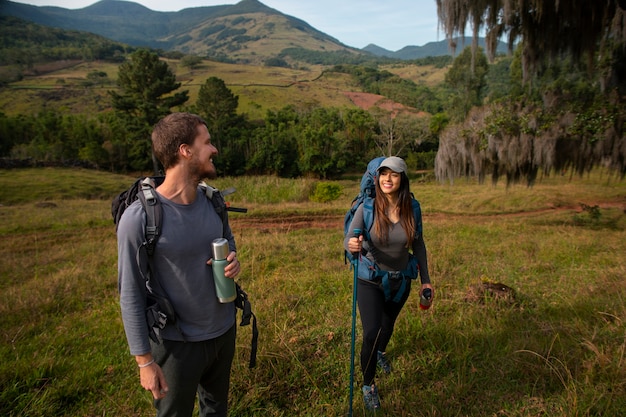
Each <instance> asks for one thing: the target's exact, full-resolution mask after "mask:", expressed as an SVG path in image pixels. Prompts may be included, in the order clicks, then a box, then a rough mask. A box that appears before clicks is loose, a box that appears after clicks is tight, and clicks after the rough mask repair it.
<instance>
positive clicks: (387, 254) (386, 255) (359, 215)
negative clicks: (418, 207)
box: [343, 204, 430, 284]
mask: <svg viewBox="0 0 626 417" xmlns="http://www.w3.org/2000/svg"><path fill="white" fill-rule="evenodd" d="M364 223H365V222H364V220H363V204H361V205H360V206H359V207H358V208H357V210H356V212H355V213H354V217H353V218H352V223H351V224H350V228H349V229H348V230H354V229H361V230H364V228H365V226H364ZM373 229H374V227H373V226H372V230H370V239H371V245H370V244H369V242H363V245H364V248H365V249H366V250H367V254H366V256H367V258H368V259H369V260H371V261H373V262H375V263H377V264H378V267H379V268H380V269H382V270H384V271H402V270H404V269H406V266H407V264H408V262H409V249H408V248H407V247H406V245H407V240H406V233H405V232H404V229H403V228H402V224H400V223H395V224H392V225H391V227H390V228H389V238H388V241H387V245H385V246H383V244H382V242H381V240H380V238H379V236H377V235H376V234H375V233H374V232H373ZM351 237H353V236H350V235H347V236H345V238H344V242H343V246H344V248H345V249H346V250H348V241H349V240H350V238H351ZM372 246H373V247H372ZM411 251H412V252H413V255H414V256H415V258H416V259H417V264H418V265H419V275H420V281H421V282H422V284H428V283H430V275H429V273H428V259H427V255H426V244H425V243H424V237H423V236H422V234H421V233H420V234H419V235H418V236H417V237H416V238H415V239H413V245H412V248H411Z"/></svg>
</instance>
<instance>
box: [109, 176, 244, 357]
mask: <svg viewBox="0 0 626 417" xmlns="http://www.w3.org/2000/svg"><path fill="white" fill-rule="evenodd" d="M159 200H160V201H161V206H162V208H163V224H162V228H161V236H160V238H159V240H158V241H157V244H156V247H155V250H154V255H153V266H154V274H156V279H158V281H159V283H160V284H161V287H162V288H163V291H164V292H165V293H166V295H167V298H168V299H169V300H170V302H171V303H172V305H173V307H174V310H175V311H176V314H177V317H178V320H177V324H178V327H179V329H180V332H179V330H177V328H176V327H175V326H173V325H171V324H168V325H167V326H166V327H165V328H164V329H163V330H162V331H161V336H162V337H163V338H164V339H167V340H179V341H182V340H186V341H190V342H194V341H203V340H209V339H213V338H216V337H218V336H221V335H222V334H224V333H225V332H226V331H228V330H229V329H230V328H231V327H232V326H233V325H234V323H235V314H236V313H235V305H234V303H233V302H231V303H226V304H222V303H220V302H219V301H218V299H217V296H216V293H215V284H214V281H213V272H212V268H211V266H209V265H207V264H206V262H207V261H208V260H209V259H210V258H211V257H212V253H211V243H212V242H213V240H214V239H217V238H219V237H225V238H226V239H228V241H229V246H230V250H231V251H235V250H236V248H235V241H234V238H233V236H232V233H231V230H230V227H229V226H228V223H227V222H226V225H225V226H226V227H223V226H222V221H221V219H220V216H219V215H218V214H217V213H216V211H215V209H214V207H213V205H212V203H211V202H210V201H209V200H208V199H207V198H206V196H205V195H204V193H203V191H202V189H201V188H198V195H197V197H196V199H195V201H194V202H193V203H192V204H188V205H183V204H176V203H174V202H172V201H170V200H167V199H166V198H164V197H163V196H161V195H159ZM145 225H146V215H145V212H144V210H143V208H142V207H141V203H140V202H139V201H136V202H134V203H133V204H132V205H130V206H129V207H128V208H127V209H126V210H125V212H124V214H123V216H122V218H121V220H120V222H119V226H118V231H117V240H118V274H119V276H118V279H119V282H118V283H119V291H120V306H121V310H122V320H123V322H124V330H125V332H126V338H127V340H128V345H129V347H130V353H131V354H132V355H142V354H145V353H148V352H150V343H149V338H148V328H147V324H146V316H145V308H146V288H145V281H144V278H143V276H142V275H141V274H140V271H139V267H138V265H137V253H138V250H139V247H140V246H141V243H142V242H143V241H144V240H145ZM222 233H224V234H225V236H222ZM142 255H144V256H145V250H142ZM181 332H182V333H183V334H182V335H181ZM183 335H184V339H183Z"/></svg>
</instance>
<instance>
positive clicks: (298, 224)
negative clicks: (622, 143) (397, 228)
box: [230, 201, 626, 233]
mask: <svg viewBox="0 0 626 417" xmlns="http://www.w3.org/2000/svg"><path fill="white" fill-rule="evenodd" d="M588 205H589V206H592V207H593V206H595V205H597V206H598V207H599V208H600V209H611V208H619V209H622V210H623V212H624V213H625V214H626V201H614V202H604V203H598V204H594V203H591V204H588ZM564 211H570V212H577V213H580V212H582V211H583V209H582V207H581V206H580V205H577V206H571V207H564V206H560V207H554V208H544V209H539V210H533V211H521V212H515V213H499V214H484V213H470V212H467V213H431V214H429V213H424V218H425V219H427V220H428V221H434V222H438V221H443V220H450V219H460V218H471V219H475V220H478V219H480V220H493V219H495V218H512V217H525V216H540V215H544V214H548V213H559V212H564ZM343 217H344V216H343V215H318V216H311V215H283V216H266V217H245V216H236V217H235V216H232V217H230V223H231V225H232V226H233V228H242V229H257V230H259V231H261V232H268V233H269V232H273V231H278V230H280V231H292V230H300V229H336V230H341V229H343Z"/></svg>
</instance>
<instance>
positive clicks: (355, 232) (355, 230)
mask: <svg viewBox="0 0 626 417" xmlns="http://www.w3.org/2000/svg"><path fill="white" fill-rule="evenodd" d="M353 233H354V237H356V238H357V239H358V238H359V236H361V229H354V230H353ZM357 254H358V252H355V253H354V256H356V255H357Z"/></svg>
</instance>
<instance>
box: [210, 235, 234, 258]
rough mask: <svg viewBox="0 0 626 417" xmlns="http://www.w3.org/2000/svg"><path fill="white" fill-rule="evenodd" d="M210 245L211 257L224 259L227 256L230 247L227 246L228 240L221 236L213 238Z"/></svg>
mask: <svg viewBox="0 0 626 417" xmlns="http://www.w3.org/2000/svg"><path fill="white" fill-rule="evenodd" d="M211 246H213V259H217V260H221V259H226V257H227V256H228V252H230V249H229V247H228V240H226V239H224V238H223V237H220V238H218V239H215V240H214V241H213V244H212V245H211Z"/></svg>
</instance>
